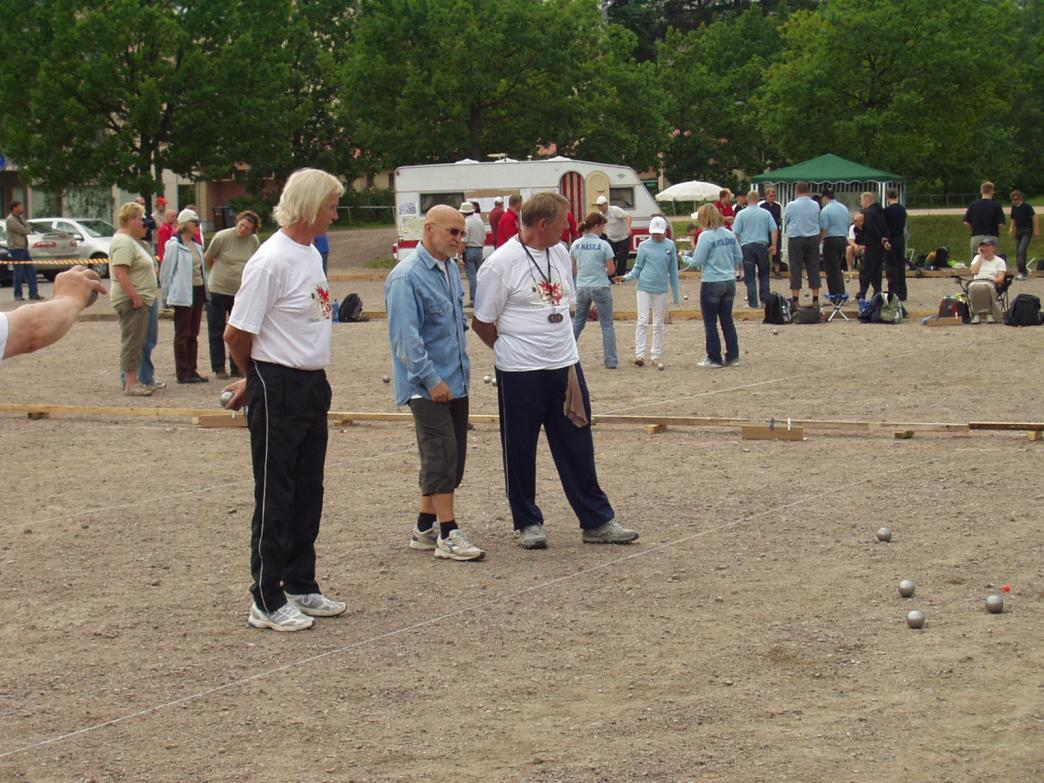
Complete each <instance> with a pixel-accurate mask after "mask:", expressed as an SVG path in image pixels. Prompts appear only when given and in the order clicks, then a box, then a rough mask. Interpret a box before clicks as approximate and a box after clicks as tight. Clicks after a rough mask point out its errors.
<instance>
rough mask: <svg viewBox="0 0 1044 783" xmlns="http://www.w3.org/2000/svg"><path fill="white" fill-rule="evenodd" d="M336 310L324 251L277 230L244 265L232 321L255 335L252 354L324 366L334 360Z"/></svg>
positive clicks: (300, 367)
mask: <svg viewBox="0 0 1044 783" xmlns="http://www.w3.org/2000/svg"><path fill="white" fill-rule="evenodd" d="M332 315H333V305H332V301H331V299H330V284H329V283H328V282H327V281H326V275H324V274H323V259H322V256H320V255H319V251H318V250H316V249H315V247H314V246H313V245H302V244H299V243H297V242H295V241H294V240H292V239H291V238H290V237H288V236H287V235H286V234H284V233H283V232H282V231H277V232H276V233H275V234H273V235H272V236H271V237H270V238H269V239H268V240H266V241H265V242H264V243H263V244H262V245H261V247H259V248H258V250H257V252H256V253H254V255H253V256H252V257H251V258H250V260H249V261H247V264H246V266H245V267H244V268H243V284H242V285H241V286H240V288H239V293H238V294H236V303H235V305H233V307H232V315H231V316H229V319H228V322H229V324H231V325H232V326H234V327H236V328H237V329H239V330H241V331H244V332H250V333H251V334H252V335H254V343H253V346H252V348H251V351H250V358H252V359H255V360H257V361H262V362H272V363H273V364H281V365H283V366H284V367H292V368H294V369H297V370H321V369H323V368H324V367H326V365H328V364H329V363H330V327H331V324H332V321H331V318H332Z"/></svg>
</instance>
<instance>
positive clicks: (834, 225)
mask: <svg viewBox="0 0 1044 783" xmlns="http://www.w3.org/2000/svg"><path fill="white" fill-rule="evenodd" d="M851 223H852V216H851V215H850V214H848V207H846V206H845V205H844V204H842V203H841V202H840V201H831V202H830V203H829V204H827V205H826V206H825V207H823V209H822V211H821V212H820V213H819V227H820V228H821V229H823V231H824V232H825V234H824V236H828V237H844V238H845V239H848V226H849V225H851Z"/></svg>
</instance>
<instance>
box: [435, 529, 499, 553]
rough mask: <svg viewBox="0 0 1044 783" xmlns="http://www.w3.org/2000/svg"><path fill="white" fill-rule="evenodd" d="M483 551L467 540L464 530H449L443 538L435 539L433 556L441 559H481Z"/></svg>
mask: <svg viewBox="0 0 1044 783" xmlns="http://www.w3.org/2000/svg"><path fill="white" fill-rule="evenodd" d="M485 554H486V553H485V552H483V551H482V550H481V549H479V548H478V547H477V546H475V545H474V544H472V543H471V542H470V541H468V537H467V536H466V535H464V531H463V530H460V529H459V528H458V529H457V530H451V531H450V534H449V535H448V536H446V537H445V538H442V537H441V536H440V537H439V538H437V539H435V557H438V558H441V559H443V560H481V559H482V558H483V557H484V556H485Z"/></svg>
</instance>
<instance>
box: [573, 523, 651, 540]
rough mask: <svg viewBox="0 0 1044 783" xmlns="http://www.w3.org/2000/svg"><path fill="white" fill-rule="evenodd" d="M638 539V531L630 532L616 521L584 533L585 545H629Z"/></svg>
mask: <svg viewBox="0 0 1044 783" xmlns="http://www.w3.org/2000/svg"><path fill="white" fill-rule="evenodd" d="M637 538H638V531H637V530H628V529H627V528H625V527H624V526H623V525H621V524H620V523H619V522H617V521H616V520H615V519H610V520H609V521H608V522H606V523H605V524H604V525H599V526H598V527H596V528H594V529H592V530H585V531H584V543H585V544H629V543H631V542H632V541H635V540H637Z"/></svg>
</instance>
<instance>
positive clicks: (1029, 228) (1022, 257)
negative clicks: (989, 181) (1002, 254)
mask: <svg viewBox="0 0 1044 783" xmlns="http://www.w3.org/2000/svg"><path fill="white" fill-rule="evenodd" d="M1008 233H1009V234H1011V235H1012V236H1013V237H1015V265H1016V266H1017V267H1018V268H1019V276H1018V277H1017V278H1016V280H1025V279H1026V275H1027V273H1028V272H1029V266H1028V265H1027V263H1026V253H1027V251H1028V250H1029V243H1030V239H1031V238H1033V237H1039V236H1040V217H1039V216H1038V215H1037V214H1036V213H1035V212H1034V211H1033V207H1031V206H1030V205H1029V204H1027V203H1026V202H1025V201H1024V200H1023V198H1022V192H1021V191H1019V190H1013V191H1011V228H1009V229H1008ZM1037 268H1038V269H1039V268H1040V267H1039V266H1038V267H1037Z"/></svg>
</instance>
